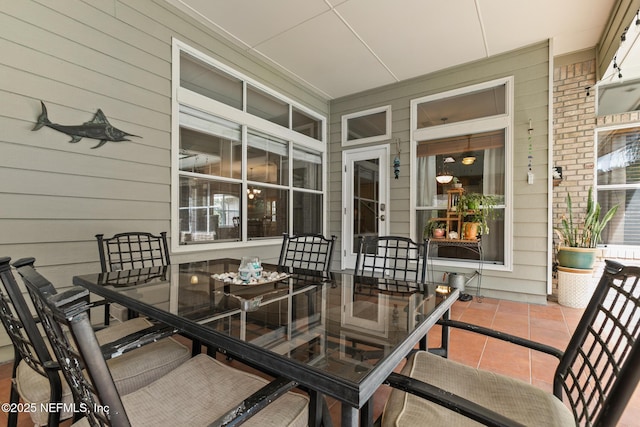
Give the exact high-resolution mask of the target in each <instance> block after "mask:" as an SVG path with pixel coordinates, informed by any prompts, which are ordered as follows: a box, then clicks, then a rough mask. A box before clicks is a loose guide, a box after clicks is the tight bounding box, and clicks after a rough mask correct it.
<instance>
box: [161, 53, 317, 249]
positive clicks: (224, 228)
mask: <svg viewBox="0 0 640 427" xmlns="http://www.w3.org/2000/svg"><path fill="white" fill-rule="evenodd" d="M174 60H175V61H176V64H175V65H176V66H174V78H173V81H174V85H175V84H176V83H175V82H179V83H178V84H177V86H174V93H175V94H176V97H175V99H174V105H175V108H176V110H177V112H178V114H177V116H176V117H177V120H176V121H175V123H174V129H176V131H175V132H174V135H175V136H174V141H173V151H172V152H173V157H174V159H175V160H174V162H175V163H174V167H173V168H172V170H173V181H172V182H173V183H174V184H173V186H172V188H173V189H174V190H173V195H172V200H173V206H174V209H173V214H172V227H173V228H172V231H173V236H179V238H174V239H172V242H174V250H175V249H179V248H183V249H186V248H188V247H192V246H191V245H194V244H217V245H220V244H224V242H237V241H257V240H261V239H271V238H278V239H279V238H281V236H282V233H284V232H289V233H294V234H299V233H322V232H323V224H324V218H323V211H324V209H323V208H324V206H323V205H324V185H323V182H324V179H325V173H324V167H323V165H324V162H325V160H324V159H325V152H326V146H325V136H324V134H325V121H326V120H325V119H324V118H323V117H321V116H319V115H318V114H316V113H314V112H312V111H309V110H308V109H306V108H304V107H303V106H301V105H297V104H295V103H293V102H291V101H290V100H288V99H287V98H286V97H283V96H282V95H280V94H278V93H276V92H273V91H272V90H270V89H269V88H266V87H264V86H261V85H260V84H258V83H257V82H254V81H252V80H250V79H249V78H247V77H245V76H242V75H241V74H239V73H237V72H235V71H234V70H231V69H229V68H227V67H226V66H224V65H222V64H220V63H218V62H216V61H214V60H213V59H211V58H208V57H207V56H205V55H203V54H202V53H200V52H198V51H196V50H194V49H192V48H190V47H189V46H186V45H184V44H182V43H180V42H178V41H174ZM176 73H177V75H175V74H176ZM176 110H174V111H176ZM175 242H177V243H178V244H177V245H176V244H175ZM200 248H201V247H199V249H200Z"/></svg>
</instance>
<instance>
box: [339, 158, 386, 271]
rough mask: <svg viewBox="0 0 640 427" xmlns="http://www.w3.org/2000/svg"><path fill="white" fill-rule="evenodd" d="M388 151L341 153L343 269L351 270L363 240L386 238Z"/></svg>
mask: <svg viewBox="0 0 640 427" xmlns="http://www.w3.org/2000/svg"><path fill="white" fill-rule="evenodd" d="M388 153H389V147H388V146H384V147H380V148H375V149H372V148H367V149H365V150H362V149H359V150H349V151H345V152H344V153H343V158H344V165H345V170H344V172H345V177H344V193H343V204H344V215H343V236H344V239H343V243H342V245H343V252H342V254H343V259H342V268H353V267H354V266H355V261H356V253H357V249H358V240H359V238H360V237H361V236H362V237H364V236H384V235H386V234H387V223H388V218H387V216H388V212H387V211H388V209H387V206H388V200H387V186H388V180H387V171H388V169H389V168H388V163H389V162H388V158H389V154H388Z"/></svg>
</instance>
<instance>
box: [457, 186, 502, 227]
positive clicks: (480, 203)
mask: <svg viewBox="0 0 640 427" xmlns="http://www.w3.org/2000/svg"><path fill="white" fill-rule="evenodd" d="M499 203H500V197H498V196H496V195H493V194H480V193H468V194H462V195H461V196H460V199H459V200H458V204H457V205H456V212H457V213H458V214H459V215H462V216H464V218H465V221H466V222H475V223H478V224H479V228H480V230H479V231H480V233H481V234H489V223H488V221H489V220H492V219H496V218H497V217H498V211H497V210H496V206H497V205H498V204H499Z"/></svg>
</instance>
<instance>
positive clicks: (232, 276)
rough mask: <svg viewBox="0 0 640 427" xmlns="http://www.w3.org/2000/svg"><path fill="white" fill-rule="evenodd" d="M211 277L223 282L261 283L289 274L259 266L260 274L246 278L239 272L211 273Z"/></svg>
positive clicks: (279, 278)
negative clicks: (265, 269) (266, 269)
mask: <svg viewBox="0 0 640 427" xmlns="http://www.w3.org/2000/svg"><path fill="white" fill-rule="evenodd" d="M211 277H212V278H213V279H214V280H220V281H222V282H224V283H228V284H232V285H261V284H265V283H272V282H277V281H278V280H282V279H286V278H287V277H289V275H288V274H287V273H278V272H277V271H264V270H262V268H261V269H260V274H259V275H258V276H257V277H256V276H252V277H251V278H248V279H244V278H242V277H241V276H240V274H239V272H238V273H234V272H229V273H220V274H212V275H211Z"/></svg>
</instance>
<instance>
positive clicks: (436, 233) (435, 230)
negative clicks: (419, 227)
mask: <svg viewBox="0 0 640 427" xmlns="http://www.w3.org/2000/svg"><path fill="white" fill-rule="evenodd" d="M446 231H447V226H446V224H445V223H444V222H440V221H438V220H437V219H430V220H429V222H428V223H427V225H425V226H424V231H423V237H424V238H427V237H429V236H432V237H433V238H435V239H442V238H443V237H444V235H445V233H446Z"/></svg>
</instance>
